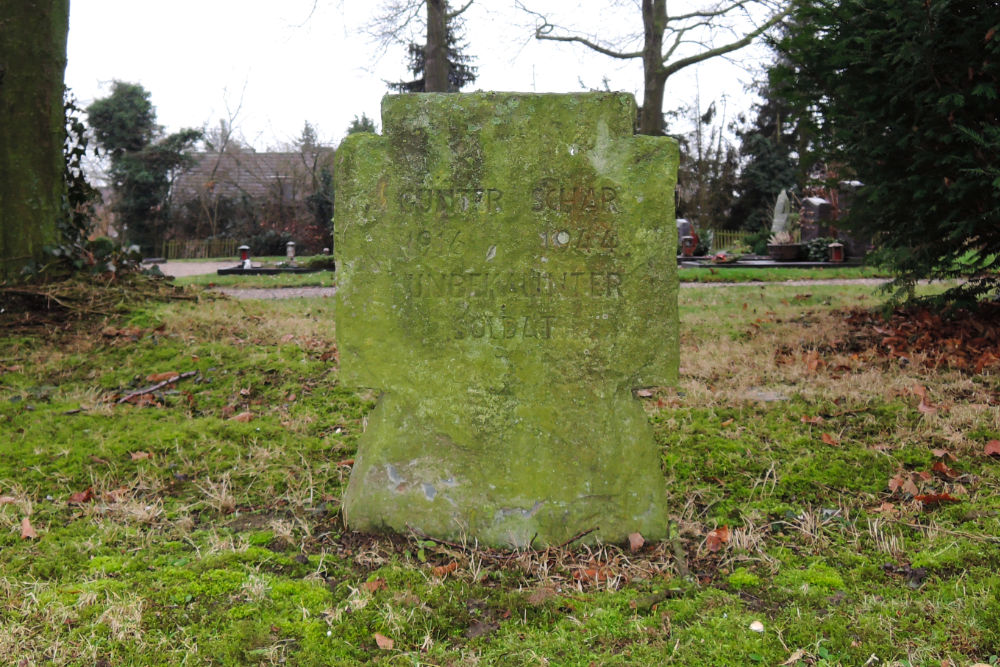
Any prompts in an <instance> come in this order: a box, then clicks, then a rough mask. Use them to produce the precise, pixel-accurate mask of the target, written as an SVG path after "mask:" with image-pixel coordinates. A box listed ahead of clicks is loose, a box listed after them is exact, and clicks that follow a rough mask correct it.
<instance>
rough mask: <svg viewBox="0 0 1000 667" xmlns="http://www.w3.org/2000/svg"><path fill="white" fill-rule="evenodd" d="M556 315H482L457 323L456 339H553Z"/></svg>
mask: <svg viewBox="0 0 1000 667" xmlns="http://www.w3.org/2000/svg"><path fill="white" fill-rule="evenodd" d="M555 320H556V318H555V316H554V315H517V316H512V315H494V314H493V313H482V314H476V315H469V316H466V317H463V318H460V319H459V320H457V321H456V322H455V339H456V340H461V339H463V338H490V339H494V340H497V339H511V338H545V339H548V338H552V327H553V324H554V322H555Z"/></svg>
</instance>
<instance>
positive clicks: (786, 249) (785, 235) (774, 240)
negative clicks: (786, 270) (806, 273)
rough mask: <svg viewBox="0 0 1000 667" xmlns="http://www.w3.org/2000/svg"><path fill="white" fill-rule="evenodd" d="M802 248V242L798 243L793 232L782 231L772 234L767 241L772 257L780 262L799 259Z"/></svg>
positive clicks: (768, 251)
mask: <svg viewBox="0 0 1000 667" xmlns="http://www.w3.org/2000/svg"><path fill="white" fill-rule="evenodd" d="M801 249H802V244H801V243H796V242H795V238H794V237H793V236H792V233H791V232H788V231H780V232H775V233H774V234H771V238H770V239H768V241H767V253H768V254H769V255H770V256H771V259H773V260H775V261H778V262H790V261H794V260H796V259H798V257H799V252H800V251H801Z"/></svg>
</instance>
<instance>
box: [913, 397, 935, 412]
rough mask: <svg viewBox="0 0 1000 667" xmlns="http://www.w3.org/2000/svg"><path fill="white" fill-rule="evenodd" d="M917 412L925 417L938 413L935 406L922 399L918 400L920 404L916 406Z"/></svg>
mask: <svg viewBox="0 0 1000 667" xmlns="http://www.w3.org/2000/svg"><path fill="white" fill-rule="evenodd" d="M917 410H919V411H920V412H922V413H924V414H925V415H932V414H934V413H936V412H937V411H938V409H937V406H936V405H932V404H930V403H928V402H927V401H925V400H924V399H920V403H919V404H918V405H917Z"/></svg>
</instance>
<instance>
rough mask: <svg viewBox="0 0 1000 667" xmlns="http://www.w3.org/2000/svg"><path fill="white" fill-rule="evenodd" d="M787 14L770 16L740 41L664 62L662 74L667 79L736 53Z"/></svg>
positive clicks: (785, 10) (780, 13) (779, 13)
mask: <svg viewBox="0 0 1000 667" xmlns="http://www.w3.org/2000/svg"><path fill="white" fill-rule="evenodd" d="M788 12H789V9H788V8H786V9H784V10H782V11H780V12H778V13H777V14H775V15H774V16H772V17H771V18H770V19H769V20H768V21H767V22H765V23H764V24H762V25H761V26H759V27H758V28H756V29H755V30H753V31H752V32H750V33H747V34H746V35H744V36H743V38H742V39H738V40H736V41H735V42H730V43H729V44H725V45H723V46H718V47H715V48H713V49H708V50H707V51H702V52H701V53H696V54H695V55H693V56H688V57H687V58H681V59H680V60H677V61H674V62H672V63H670V64H666V61H664V68H663V73H664V74H666V76H668V77H669V76H671V75H672V74H676V73H677V72H679V71H680V70H682V69H684V68H685V67H690V66H691V65H695V64H697V63H700V62H704V61H706V60H709V59H711V58H715V57H717V56H721V55H724V54H726V53H732V52H733V51H738V50H739V49H742V48H743V47H745V46H748V45H749V44H750V43H751V42H753V40H755V39H757V38H758V37H760V36H761V35H762V34H764V33H765V32H767V31H768V30H770V29H771V28H773V27H774V26H775V25H777V24H778V23H779V22H780V21H782V20H783V19H784V18H785V17H786V16H787V15H788Z"/></svg>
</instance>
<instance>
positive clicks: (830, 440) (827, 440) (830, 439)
mask: <svg viewBox="0 0 1000 667" xmlns="http://www.w3.org/2000/svg"><path fill="white" fill-rule="evenodd" d="M819 439H820V440H822V441H823V444H825V445H830V446H831V447H839V446H840V441H839V440H837V438H836V436H834V435H832V434H830V433H824V434H823V435H821V436H820V437H819Z"/></svg>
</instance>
